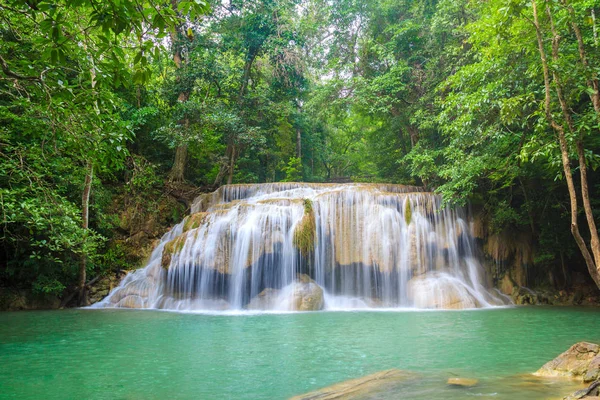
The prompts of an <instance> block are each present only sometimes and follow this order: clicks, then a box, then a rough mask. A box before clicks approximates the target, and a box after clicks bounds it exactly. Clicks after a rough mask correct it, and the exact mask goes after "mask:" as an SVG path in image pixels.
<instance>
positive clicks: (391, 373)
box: [290, 369, 415, 400]
mask: <svg viewBox="0 0 600 400" xmlns="http://www.w3.org/2000/svg"><path fill="white" fill-rule="evenodd" d="M411 378H415V375H414V374H412V373H410V372H406V371H401V370H398V369H388V370H385V371H380V372H376V373H374V374H371V375H367V376H363V377H361V378H356V379H351V380H348V381H344V382H340V383H336V384H334V385H331V386H328V387H326V388H323V389H319V390H316V391H314V392H310V393H306V394H303V395H300V396H295V397H292V398H291V399H290V400H315V399H319V400H336V399H358V398H364V397H365V396H367V395H369V394H373V393H375V392H381V391H383V390H385V389H386V388H389V387H390V386H393V385H394V384H398V383H399V382H401V381H403V380H407V379H411Z"/></svg>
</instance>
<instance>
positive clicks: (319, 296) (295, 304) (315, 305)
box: [291, 274, 325, 311]
mask: <svg viewBox="0 0 600 400" xmlns="http://www.w3.org/2000/svg"><path fill="white" fill-rule="evenodd" d="M292 285H293V286H292V290H293V291H292V299H291V302H292V303H291V305H292V309H293V310H296V311H318V310H322V309H323V306H324V305H325V300H324V298H323V289H322V288H321V286H319V285H318V284H317V283H316V282H315V281H313V280H312V279H310V277H308V275H304V274H302V275H299V276H298V279H297V280H296V282H294V283H293V284H292Z"/></svg>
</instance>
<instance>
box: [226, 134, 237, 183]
mask: <svg viewBox="0 0 600 400" xmlns="http://www.w3.org/2000/svg"><path fill="white" fill-rule="evenodd" d="M235 150H236V148H235V144H232V145H231V156H230V158H229V175H228V176H227V184H228V185H231V184H232V183H233V171H234V169H235V159H236V152H235Z"/></svg>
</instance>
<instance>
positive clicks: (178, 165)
mask: <svg viewBox="0 0 600 400" xmlns="http://www.w3.org/2000/svg"><path fill="white" fill-rule="evenodd" d="M171 5H172V7H173V10H175V12H177V0H171ZM169 36H170V37H171V42H172V43H173V62H174V63H175V67H176V68H177V69H178V70H179V69H181V67H182V66H183V57H182V54H181V45H180V44H179V43H178V41H179V40H180V39H181V37H182V36H183V35H182V32H181V26H180V25H178V26H177V27H175V29H174V30H172V31H171V32H170V34H169ZM177 80H178V81H179V78H177ZM189 97H190V94H189V92H186V91H182V92H180V93H179V96H178V97H177V101H178V102H179V103H185V102H186V101H188V99H189ZM180 123H181V124H182V125H183V126H184V127H186V128H187V127H188V126H189V120H187V119H185V120H183V121H180ZM187 150H188V148H187V143H180V144H179V145H178V146H177V148H176V149H175V160H174V161H173V167H172V168H171V171H170V172H169V181H170V182H184V181H185V178H184V174H185V165H186V162H187Z"/></svg>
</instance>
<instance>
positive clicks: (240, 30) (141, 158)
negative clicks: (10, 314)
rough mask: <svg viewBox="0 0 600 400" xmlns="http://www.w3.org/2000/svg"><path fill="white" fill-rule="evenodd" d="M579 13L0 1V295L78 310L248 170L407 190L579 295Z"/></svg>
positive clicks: (599, 266)
mask: <svg viewBox="0 0 600 400" xmlns="http://www.w3.org/2000/svg"><path fill="white" fill-rule="evenodd" d="M597 13H600V1H597V0H485V1H473V0H422V1H417V0H379V1H375V0H328V1H325V2H323V1H317V0H248V1H243V0H223V1H219V0H214V1H213V0H210V1H204V0H56V1H44V0H24V1H21V0H0V35H1V36H2V40H1V41H0V67H1V72H0V214H1V225H0V247H1V252H0V288H8V289H11V290H12V289H18V290H26V291H30V292H32V293H37V294H40V295H52V296H57V297H59V298H61V299H63V300H66V301H67V302H68V301H69V300H71V299H77V298H78V299H79V300H75V301H78V302H79V304H85V303H86V299H85V290H86V287H87V286H88V285H90V284H91V282H92V281H94V280H95V279H98V277H102V276H107V275H110V274H115V273H116V271H120V270H129V269H135V268H139V267H140V266H141V263H142V262H143V258H144V257H147V254H140V250H139V248H140V245H139V242H136V241H135V240H134V241H132V240H130V239H131V238H132V237H134V236H135V235H138V236H139V235H142V236H144V238H145V239H144V240H146V241H147V242H148V243H150V242H152V240H156V239H159V238H160V236H161V235H162V234H163V233H164V232H166V230H167V228H168V227H169V226H172V225H174V224H175V223H177V222H179V221H180V220H181V218H182V217H183V216H184V214H185V213H186V211H187V209H188V208H189V205H190V200H189V197H190V196H192V197H193V196H195V195H197V194H199V193H201V192H208V191H212V190H215V189H217V188H218V187H220V186H222V185H226V184H240V183H263V182H369V183H399V184H407V185H417V186H424V187H425V188H426V189H427V190H429V191H433V192H435V193H437V194H439V195H441V196H442V199H443V202H444V204H446V205H449V206H453V205H457V206H468V207H470V208H472V209H473V210H477V212H479V213H481V214H482V215H484V216H485V220H486V221H487V226H488V228H487V229H488V230H489V232H491V233H504V234H505V235H509V236H512V237H521V236H522V235H526V236H527V237H528V238H530V240H531V246H532V248H533V251H532V253H533V256H532V257H531V260H530V262H529V263H528V264H529V265H528V268H530V272H529V273H528V277H529V280H528V286H535V285H544V284H548V285H551V286H554V287H556V288H565V287H569V285H571V284H572V282H571V280H572V275H571V273H570V272H571V271H579V272H581V273H584V274H585V277H584V279H586V280H588V281H590V282H592V281H593V282H595V284H596V285H597V286H599V287H600V240H599V234H598V227H597V226H596V221H600V197H599V194H600V176H599V174H598V172H597V167H598V166H599V165H600V134H599V129H600V125H599V123H600V91H599V75H600V51H599V49H600V44H599V40H600V39H599V37H598V36H599V35H600V33H599V32H598V31H599V30H600V21H597V20H596V14H597ZM598 18H600V15H598ZM148 221H154V222H155V224H154V225H153V226H151V227H148V226H149V223H147V222H148ZM150 225H151V224H150ZM149 231H151V232H149Z"/></svg>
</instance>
